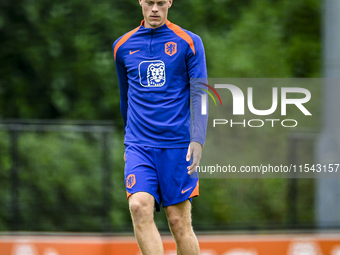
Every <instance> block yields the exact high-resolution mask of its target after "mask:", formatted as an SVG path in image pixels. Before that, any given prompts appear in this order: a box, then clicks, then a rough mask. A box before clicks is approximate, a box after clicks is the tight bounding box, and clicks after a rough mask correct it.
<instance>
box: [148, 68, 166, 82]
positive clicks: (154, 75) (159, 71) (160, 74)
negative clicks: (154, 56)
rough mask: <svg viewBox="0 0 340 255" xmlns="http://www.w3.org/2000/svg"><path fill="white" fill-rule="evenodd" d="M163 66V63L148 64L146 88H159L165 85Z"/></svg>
mask: <svg viewBox="0 0 340 255" xmlns="http://www.w3.org/2000/svg"><path fill="white" fill-rule="evenodd" d="M164 74H165V66H164V64H163V63H155V64H150V65H149V67H148V74H147V79H148V86H154V87H160V86H163V85H164V83H165V76H164Z"/></svg>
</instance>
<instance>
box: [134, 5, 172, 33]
mask: <svg viewBox="0 0 340 255" xmlns="http://www.w3.org/2000/svg"><path fill="white" fill-rule="evenodd" d="M172 1H173V0H139V4H140V6H142V10H143V16H144V20H145V22H144V26H145V27H146V28H157V27H160V26H162V25H164V24H165V22H166V20H167V18H168V9H169V8H170V7H171V5H172Z"/></svg>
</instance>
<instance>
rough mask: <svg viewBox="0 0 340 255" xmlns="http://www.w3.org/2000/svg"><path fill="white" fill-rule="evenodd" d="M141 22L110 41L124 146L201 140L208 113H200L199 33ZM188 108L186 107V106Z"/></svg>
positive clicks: (201, 57) (201, 65)
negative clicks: (123, 132) (122, 123)
mask: <svg viewBox="0 0 340 255" xmlns="http://www.w3.org/2000/svg"><path fill="white" fill-rule="evenodd" d="M143 24H144V21H142V23H141V25H140V26H139V27H137V28H135V29H134V30H132V31H130V32H128V33H126V34H125V35H123V36H122V37H120V38H119V39H117V40H116V41H115V43H114V44H113V55H114V59H115V62H116V68H117V75H118V80H119V88H120V108H121V113H122V117H123V121H124V127H125V140H124V144H126V145H129V144H137V145H144V146H151V147H157V148H182V147H187V146H188V145H189V143H190V141H195V142H199V143H200V144H202V145H203V144H204V142H205V136H206V129H207V118H208V117H207V115H202V114H201V101H202V100H201V95H202V94H204V93H205V92H204V91H203V90H201V89H200V87H202V86H200V85H201V84H200V83H198V82H190V81H193V80H195V79H192V78H199V79H201V78H202V79H203V80H204V79H206V78H207V70H206V61H205V54H204V48H203V43H202V41H201V39H200V37H199V36H197V35H196V34H194V33H192V32H190V31H187V30H184V29H182V28H180V27H179V26H177V25H175V24H173V23H171V22H170V21H167V22H166V24H164V25H163V26H160V27H158V28H155V29H151V28H145V27H144V26H143ZM190 107H191V110H190Z"/></svg>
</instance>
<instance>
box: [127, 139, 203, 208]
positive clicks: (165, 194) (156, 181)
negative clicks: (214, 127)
mask: <svg viewBox="0 0 340 255" xmlns="http://www.w3.org/2000/svg"><path fill="white" fill-rule="evenodd" d="M187 151H188V149H187V148H174V149H160V148H153V147H147V146H139V145H138V146H136V145H127V146H126V148H125V158H126V161H125V169H124V175H125V186H126V193H127V198H128V199H129V197H130V196H131V195H132V194H133V193H136V192H140V191H144V192H148V193H150V194H151V195H152V196H153V197H154V198H155V201H156V203H155V207H156V210H157V211H159V209H160V205H161V204H162V205H163V207H166V206H169V205H174V204H177V203H180V202H183V201H185V200H188V199H190V200H191V198H192V197H195V196H198V195H199V183H198V174H197V172H195V173H193V174H192V175H189V174H188V170H187V167H188V166H189V165H190V162H187V161H186V155H187Z"/></svg>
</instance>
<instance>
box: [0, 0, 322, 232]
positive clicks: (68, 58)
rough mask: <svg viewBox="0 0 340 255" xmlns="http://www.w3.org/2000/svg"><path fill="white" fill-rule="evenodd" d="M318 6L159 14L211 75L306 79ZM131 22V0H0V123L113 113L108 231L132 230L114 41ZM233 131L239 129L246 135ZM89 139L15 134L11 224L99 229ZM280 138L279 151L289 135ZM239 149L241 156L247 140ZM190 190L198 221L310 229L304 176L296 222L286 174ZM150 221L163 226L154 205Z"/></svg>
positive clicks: (308, 185)
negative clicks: (195, 40)
mask: <svg viewBox="0 0 340 255" xmlns="http://www.w3.org/2000/svg"><path fill="white" fill-rule="evenodd" d="M321 7H322V2H321V1H320V0H239V1H234V0H210V1H204V0H186V1H178V0H174V4H173V6H172V8H171V9H170V10H169V20H170V21H172V22H174V23H176V24H178V25H180V26H181V27H183V28H185V29H188V30H191V31H193V32H194V33H197V34H199V35H200V36H201V38H202V40H203V42H204V45H205V50H206V57H207V66H208V75H209V77H235V78H247V77H251V78H260V77H272V78H288V77H300V78H307V77H314V78H316V77H320V76H321V64H322V63H321ZM141 20H142V13H141V8H140V6H139V4H138V0H114V1H108V0H96V1H94V0H87V1H79V0H56V1H46V0H16V1H10V0H2V1H1V2H0V42H1V43H0V64H1V69H0V121H1V119H11V118H20V119H79V120H113V121H114V123H115V125H116V127H117V130H116V133H115V134H114V135H113V136H112V137H111V139H112V141H114V142H112V144H113V146H114V148H113V150H112V161H113V165H114V167H113V178H112V181H113V190H112V200H113V206H112V209H111V211H110V221H111V225H112V228H111V230H113V231H125V230H131V223H130V217H129V212H128V207H127V203H126V199H125V190H124V182H123V167H124V166H123V162H122V159H121V158H122V155H123V150H124V148H123V144H122V143H123V130H122V129H123V123H122V120H121V116H120V110H119V88H118V80H117V76H116V71H115V65H114V60H113V57H112V44H113V42H114V41H115V40H116V39H117V38H119V37H120V36H121V35H123V34H124V33H126V32H128V31H130V30H132V29H133V28H135V27H137V26H138V25H139V24H140V22H141ZM316 107H317V106H316ZM314 127H315V126H314ZM316 127H318V125H316ZM238 135H239V136H242V137H249V133H248V134H247V132H244V131H241V133H239V134H238ZM273 135H274V136H275V134H273ZM94 136H95V135H94ZM234 136H235V134H230V137H231V138H232V137H234ZM8 140H9V136H8V134H7V133H6V132H0V231H5V230H9V229H10V218H11V215H10V208H9V200H10V194H9V184H8V183H9V178H10V177H9V169H10V168H11V160H10V155H9V150H10V148H9V147H10V145H9V142H8ZM94 140H95V139H92V138H89V137H86V136H85V137H84V136H77V135H76V134H60V135H57V134H50V133H49V134H33V133H25V134H24V135H23V136H22V137H21V138H20V141H21V142H20V144H19V145H20V176H19V177H20V180H21V183H22V184H23V190H21V191H20V202H21V204H20V206H21V207H20V218H21V222H22V224H21V225H20V229H21V230H34V231H101V230H102V229H101V224H100V213H99V212H98V211H100V206H99V203H98V201H97V199H96V197H97V196H99V194H100V192H101V191H100V190H101V189H100V188H101V187H100V182H99V181H98V180H99V179H100V177H98V171H99V170H98V164H100V163H98V162H99V161H98V157H99V156H98V155H97V154H98V150H99V149H98V147H96V142H94ZM61 141H64V143H61ZM282 143H283V146H282V155H283V157H285V155H286V154H287V141H282ZM311 146H312V145H309V148H310V147H311ZM66 147H67V148H66ZM244 153H245V155H248V154H247V153H251V152H250V151H249V150H247V148H245V149H244ZM311 154H312V152H311V149H309V150H308V149H307V150H306V151H305V153H304V155H303V156H302V158H303V159H306V158H308V160H312V156H311ZM85 177H87V178H85ZM200 186H201V194H202V195H201V198H200V199H197V201H196V200H194V207H193V211H194V226H195V227H196V228H197V229H201V230H214V229H268V228H276V229H282V228H291V227H296V228H298V227H299V228H301V227H308V228H311V227H313V225H314V211H313V201H314V191H313V187H314V182H313V180H310V179H307V180H300V181H299V184H298V189H300V190H301V191H305V192H302V193H300V195H299V197H298V198H297V199H298V200H299V208H298V222H296V224H295V225H294V226H292V225H289V217H288V214H289V212H287V210H288V209H289V206H288V205H287V204H286V203H285V202H284V201H285V199H286V194H287V179H242V180H236V179H231V180H228V179H223V180H216V179H209V180H208V179H204V180H201V183H200ZM287 206H288V207H287ZM156 220H157V222H158V225H159V226H160V228H161V229H166V228H167V224H166V221H165V215H164V213H160V214H157V217H156Z"/></svg>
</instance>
